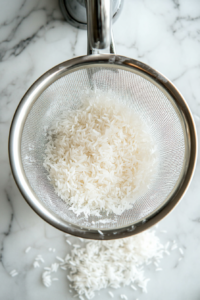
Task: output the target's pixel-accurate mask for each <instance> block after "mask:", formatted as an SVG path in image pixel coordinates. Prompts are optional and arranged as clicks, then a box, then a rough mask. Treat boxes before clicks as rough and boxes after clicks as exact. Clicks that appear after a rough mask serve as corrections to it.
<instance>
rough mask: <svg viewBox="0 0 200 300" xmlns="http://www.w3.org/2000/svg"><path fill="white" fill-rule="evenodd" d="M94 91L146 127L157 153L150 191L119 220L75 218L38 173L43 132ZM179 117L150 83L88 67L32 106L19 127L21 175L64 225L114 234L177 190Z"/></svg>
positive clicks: (181, 146)
mask: <svg viewBox="0 0 200 300" xmlns="http://www.w3.org/2000/svg"><path fill="white" fill-rule="evenodd" d="M93 88H98V89H99V90H102V91H103V92H107V91H109V93H113V95H115V98H117V101H118V102H123V103H125V104H126V105H127V106H128V107H130V108H133V109H134V111H135V112H136V113H139V114H140V115H141V116H142V118H143V120H145V122H146V123H147V126H148V127H149V130H150V132H151V134H152V135H153V137H154V139H155V141H156V144H157V149H158V166H157V171H156V174H155V176H154V177H155V178H154V183H153V184H152V185H151V188H150V189H149V190H148V191H147V192H146V193H145V194H144V195H140V197H139V198H138V199H137V201H136V202H135V203H134V204H133V206H132V209H129V210H126V211H125V212H124V213H123V214H121V215H115V214H109V216H107V215H106V213H105V212H102V214H101V217H94V216H89V217H88V218H86V217H85V216H84V215H83V214H82V215H80V216H78V217H77V216H76V215H75V214H74V213H73V212H72V211H71V210H69V206H68V205H67V204H66V203H65V202H64V201H63V200H61V199H60V198H59V197H58V196H57V195H56V194H55V192H54V188H53V186H52V185H51V183H50V181H49V180H48V179H47V175H48V174H47V171H46V170H45V168H44V167H43V162H44V150H45V143H46V141H47V131H48V128H49V127H50V126H51V125H52V123H53V122H54V120H55V119H56V118H58V116H60V115H61V114H62V112H63V111H64V110H74V109H77V108H78V107H79V106H80V103H81V100H82V97H83V92H84V91H85V90H90V89H93ZM184 130H185V129H184V126H183V122H182V117H181V114H180V113H179V110H178V108H177V107H176V105H175V103H173V99H172V98H170V96H169V95H168V97H167V96H166V93H164V92H163V91H162V89H161V88H159V87H158V86H156V85H154V84H153V83H152V82H150V80H148V79H146V78H144V77H142V76H140V75H138V74H136V73H132V72H129V71H125V70H122V69H112V68H111V67H109V68H106V67H88V68H87V69H86V68H85V69H81V70H78V71H74V72H73V73H70V74H68V75H65V76H63V77H62V78H60V79H58V80H57V81H55V82H54V83H53V84H51V85H50V86H49V87H48V88H47V89H46V90H45V91H44V92H43V93H42V94H41V95H40V97H39V98H38V99H37V101H36V102H35V104H34V105H33V107H32V109H31V111H30V113H29V115H28V117H27V119H26V123H25V126H24V130H23V134H22V140H21V156H22V162H23V167H24V170H25V174H26V176H27V178H28V181H29V183H30V185H31V187H32V189H33V190H34V192H35V194H36V195H37V197H38V199H39V201H41V202H43V203H44V204H45V206H46V207H47V208H48V210H49V211H50V212H51V211H52V212H54V213H55V214H56V215H58V216H59V217H60V218H62V219H63V220H66V221H67V222H70V223H73V224H76V225H78V226H82V227H83V226H84V227H88V228H94V229H95V228H98V229H100V228H102V229H114V228H120V227H124V226H128V225H130V224H134V223H136V222H138V221H139V220H141V219H144V218H146V217H147V216H148V215H150V214H152V213H154V212H155V211H156V210H157V209H158V208H159V207H160V206H161V205H162V204H164V203H165V202H166V201H167V199H168V198H169V195H170V194H171V193H172V192H173V190H174V189H175V188H176V186H177V184H178V182H179V179H180V175H181V172H182V170H183V166H184V157H185V141H186V134H185V131H184Z"/></svg>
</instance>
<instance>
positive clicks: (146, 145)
mask: <svg viewBox="0 0 200 300" xmlns="http://www.w3.org/2000/svg"><path fill="white" fill-rule="evenodd" d="M47 138H48V142H47V144H46V150H45V159H44V167H45V168H46V169H47V171H48V172H49V176H48V178H49V180H50V181H51V183H52V184H53V186H54V188H55V192H56V193H57V194H58V196H60V197H61V199H63V200H64V201H66V202H67V204H69V205H70V210H72V211H73V212H74V213H75V214H76V215H79V214H81V213H84V214H85V216H88V215H91V214H92V215H96V216H99V214H100V212H101V211H106V212H107V213H109V212H112V213H115V214H118V215H119V214H121V213H122V212H123V211H124V210H126V209H130V208H131V207H132V206H131V204H132V203H133V202H134V201H135V200H136V199H137V197H138V195H139V194H140V193H144V192H145V190H147V189H148V187H149V184H150V182H151V179H152V175H153V174H154V172H155V165H156V164H155V162H156V154H155V153H156V151H155V149H156V147H155V142H154V141H153V139H152V137H151V135H150V133H149V130H148V128H147V126H146V124H145V123H144V121H143V120H142V119H141V118H140V117H139V116H138V115H137V114H135V113H134V112H133V111H131V110H130V108H127V107H126V106H125V105H123V104H119V103H118V104H117V103H116V102H114V101H113V100H111V99H110V98H109V97H108V96H105V95H98V93H97V92H96V93H93V94H92V93H91V95H90V96H87V97H86V98H85V99H83V102H82V106H81V107H80V108H79V109H77V110H73V111H70V112H69V111H67V112H63V115H62V116H60V118H59V119H57V120H55V122H54V124H53V125H52V127H51V128H50V129H49V131H48V137H47Z"/></svg>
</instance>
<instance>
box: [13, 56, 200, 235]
mask: <svg viewBox="0 0 200 300" xmlns="http://www.w3.org/2000/svg"><path fill="white" fill-rule="evenodd" d="M95 64H96V65H98V66H101V65H104V64H106V65H107V67H108V66H116V67H117V68H120V69H124V68H125V69H126V70H127V68H128V69H129V71H131V70H132V72H133V69H135V70H138V71H139V72H140V73H141V74H142V73H144V74H145V75H148V76H150V77H151V78H153V79H154V80H155V81H156V82H157V83H158V84H159V85H160V86H162V87H164V89H166V90H167V91H168V93H169V94H170V95H171V96H172V98H173V99H174V101H175V102H176V103H177V104H178V106H179V107H181V111H182V113H183V114H184V117H185V119H186V121H187V123H189V126H188V130H189V131H190V134H189V136H190V144H191V147H190V158H189V164H188V169H187V172H186V173H185V174H184V176H183V180H182V182H181V183H180V184H179V186H178V188H177V190H176V192H175V193H174V194H173V195H172V196H171V197H170V199H169V200H168V202H167V203H165V205H162V207H161V208H160V209H159V210H157V211H156V213H154V214H152V213H151V215H150V216H149V217H147V218H145V219H142V220H140V221H139V222H137V223H136V224H131V225H129V226H126V227H123V228H117V229H114V230H113V229H112V230H109V229H102V230H101V232H103V235H102V233H100V232H99V231H98V230H96V229H90V230H89V229H88V228H86V227H85V228H84V227H83V228H81V227H80V226H77V225H74V224H73V226H72V224H71V223H69V224H68V225H67V223H68V222H67V221H65V222H63V220H61V219H60V218H59V217H58V216H56V215H54V214H53V213H50V212H49V211H48V209H47V208H46V207H45V205H44V204H42V203H41V202H40V201H39V199H37V197H36V196H34V197H33V195H34V194H35V193H34V191H33V190H32V188H31V187H30V184H29V182H28V180H27V178H26V175H25V172H24V170H23V165H22V160H21V155H20V153H21V149H20V148H21V138H22V131H23V125H24V123H25V120H26V118H27V116H28V112H29V111H30V109H31V107H32V105H33V104H34V102H35V101H36V100H37V99H38V97H39V96H40V95H41V93H42V92H43V91H44V90H45V89H46V88H47V87H48V86H49V85H51V84H52V83H53V82H54V81H56V80H58V79H59V78H61V77H63V76H65V75H67V74H70V73H71V72H74V71H77V69H81V68H83V67H86V65H95ZM55 78H56V79H55ZM31 104H32V105H31ZM8 147H9V161H10V166H11V171H12V174H13V177H14V179H15V182H16V184H17V186H18V188H19V190H20V192H21V194H22V196H23V197H24V199H25V200H26V201H27V203H28V204H29V205H30V206H31V208H32V209H33V210H34V211H35V212H36V213H37V214H38V215H39V216H40V217H41V218H42V219H44V220H45V221H46V222H48V223H49V224H51V225H53V226H54V227H56V228H57V229H60V230H62V231H64V232H67V233H70V234H73V235H75V236H79V237H84V238H89V239H116V238H122V237H127V236H130V235H133V234H137V233H140V232H142V231H143V230H146V229H147V228H150V227H151V226H153V225H155V224H156V223H157V222H159V221H160V220H161V219H163V218H164V217H165V216H166V215H167V214H168V213H169V212H170V211H171V210H172V209H173V208H174V207H175V206H176V205H177V204H178V202H179V201H180V200H181V198H182V197H183V195H184V193H185V192H186V190H187V188H188V186H189V184H190V182H191V179H192V176H193V173H194V169H195V164H196V159H197V134H196V128H195V123H194V120H193V117H192V114H191V112H190V109H189V107H188V105H187V103H186V101H185V100H184V98H183V97H182V95H181V94H180V92H179V91H178V90H177V89H176V87H175V86H174V85H173V84H172V83H171V82H170V81H169V80H168V79H167V78H166V77H165V76H163V75H162V74H161V73H159V72H158V71H156V70H154V69H152V68H151V67H149V66H148V65H146V64H144V63H142V62H140V61H138V60H135V59H131V58H128V57H124V56H121V55H115V54H95V55H89V56H80V57H76V58H73V59H71V60H68V61H65V62H63V63H61V64H59V65H57V66H55V67H53V68H52V69H50V70H49V71H47V72H45V73H44V74H43V75H42V76H41V77H39V78H38V79H37V80H36V81H35V82H34V83H33V85H32V86H31V87H30V88H29V89H28V91H27V92H26V93H25V95H24V96H23V98H22V99H21V101H20V103H19V105H18V107H17V109H16V111H15V114H14V117H13V120H12V123H11V127H10V133H9V145H8ZM19 173H20V174H19ZM27 186H28V188H29V190H27ZM25 187H26V188H25ZM31 193H32V195H31ZM35 200H37V201H35ZM36 202H37V203H36Z"/></svg>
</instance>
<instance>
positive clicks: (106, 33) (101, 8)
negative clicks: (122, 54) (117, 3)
mask: <svg viewBox="0 0 200 300" xmlns="http://www.w3.org/2000/svg"><path fill="white" fill-rule="evenodd" d="M86 7H87V37H88V46H87V48H88V49H87V54H88V55H89V54H94V53H98V52H103V50H104V51H105V49H108V52H110V53H114V41H113V38H112V34H111V0H86Z"/></svg>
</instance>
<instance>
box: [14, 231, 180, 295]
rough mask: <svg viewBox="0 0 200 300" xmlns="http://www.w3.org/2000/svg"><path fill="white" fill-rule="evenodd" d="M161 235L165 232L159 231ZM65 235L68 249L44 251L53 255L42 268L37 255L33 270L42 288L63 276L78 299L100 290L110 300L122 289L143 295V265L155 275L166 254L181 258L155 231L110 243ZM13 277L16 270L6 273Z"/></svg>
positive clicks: (41, 261) (27, 252)
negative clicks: (61, 253) (61, 252)
mask: <svg viewBox="0 0 200 300" xmlns="http://www.w3.org/2000/svg"><path fill="white" fill-rule="evenodd" d="M162 232H163V233H166V231H160V233H162ZM65 236H67V239H66V242H67V244H68V245H70V246H68V247H70V248H71V249H70V251H68V252H67V253H66V255H65V256H64V257H61V256H59V255H58V254H57V253H56V252H57V251H56V249H55V248H53V247H51V248H49V249H48V252H52V254H51V255H52V256H53V262H52V263H51V264H50V266H46V263H45V259H46V257H45V256H44V254H43V256H42V255H41V254H38V255H37V256H36V257H35V260H34V262H33V267H34V268H41V267H43V273H42V282H43V284H44V286H45V287H50V286H51V285H52V284H56V281H58V280H59V277H60V276H61V274H64V276H65V277H67V279H68V281H69V282H70V290H69V291H70V292H71V293H72V290H74V291H75V292H76V294H75V295H74V296H77V297H79V299H80V300H84V299H93V298H94V297H95V294H96V293H95V292H97V291H100V290H101V289H107V291H108V294H109V295H110V297H111V298H113V297H114V293H115V289H118V288H120V287H123V286H129V287H130V288H131V289H132V290H133V292H132V294H133V296H134V294H135V291H137V290H139V291H143V292H145V293H146V292H147V283H148V281H149V280H150V279H149V278H147V277H146V275H145V271H146V266H148V265H153V267H154V268H155V271H156V272H158V271H162V268H160V266H159V265H160V262H161V260H162V259H163V258H164V255H169V254H170V252H171V251H173V250H175V249H177V250H178V253H179V256H180V257H179V259H178V263H179V262H180V261H181V260H182V258H183V256H184V252H183V249H182V248H180V247H179V248H178V245H177V243H176V241H175V240H174V241H173V242H169V241H168V242H167V243H166V244H165V245H163V244H162V243H161V241H160V239H159V237H158V236H156V232H155V230H148V231H145V232H143V233H140V234H138V235H135V236H132V237H129V238H124V239H118V240H112V241H90V240H89V241H88V240H84V239H81V238H75V237H72V236H70V235H68V234H66V235H65ZM73 241H75V242H73ZM31 249H32V247H28V248H27V249H26V250H25V253H26V254H27V255H29V252H30V251H31ZM42 252H43V251H42ZM47 257H48V255H47ZM151 272H153V270H152V268H151ZM17 274H18V273H17V271H16V270H13V271H12V272H10V275H11V276H12V277H14V276H16V275H17ZM109 288H111V289H112V291H110V290H109ZM137 293H138V292H137ZM126 298H127V296H126V295H125V294H121V299H126Z"/></svg>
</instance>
